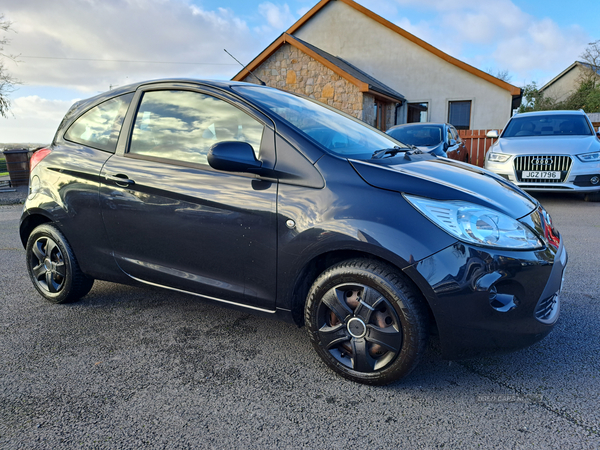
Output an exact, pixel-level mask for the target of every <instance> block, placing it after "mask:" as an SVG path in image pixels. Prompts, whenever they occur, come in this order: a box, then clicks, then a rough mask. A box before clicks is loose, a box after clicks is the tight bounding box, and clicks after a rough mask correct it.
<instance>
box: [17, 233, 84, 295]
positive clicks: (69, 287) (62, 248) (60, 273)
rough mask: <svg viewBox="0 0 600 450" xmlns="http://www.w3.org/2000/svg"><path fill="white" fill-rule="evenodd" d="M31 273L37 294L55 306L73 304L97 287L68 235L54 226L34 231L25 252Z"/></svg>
mask: <svg viewBox="0 0 600 450" xmlns="http://www.w3.org/2000/svg"><path fill="white" fill-rule="evenodd" d="M25 254H26V258H27V270H28V272H29V276H30V278H31V281H32V282H33V285H34V287H35V288H36V289H37V291H38V292H39V293H40V294H41V295H42V297H44V298H45V299H46V300H49V301H51V302H52V303H70V302H74V301H77V300H79V299H80V298H81V297H83V296H84V295H86V294H87V293H88V292H89V291H90V289H92V286H93V284H94V280H93V278H89V277H87V276H86V275H84V274H83V272H82V271H81V269H80V268H79V263H78V262H77V259H76V258H75V255H74V254H73V250H71V246H70V245H69V243H68V242H67V240H66V239H65V237H64V235H63V234H62V233H61V232H60V231H59V230H58V228H56V227H55V226H54V225H50V224H43V225H40V226H38V227H37V228H35V229H34V230H33V232H32V233H31V235H30V236H29V239H28V240H27V247H26V250H25Z"/></svg>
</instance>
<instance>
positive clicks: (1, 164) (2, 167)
mask: <svg viewBox="0 0 600 450" xmlns="http://www.w3.org/2000/svg"><path fill="white" fill-rule="evenodd" d="M5 172H6V173H5ZM7 174H8V169H7V168H6V160H5V159H4V158H0V175H7Z"/></svg>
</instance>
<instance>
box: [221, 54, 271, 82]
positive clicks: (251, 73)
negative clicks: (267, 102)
mask: <svg viewBox="0 0 600 450" xmlns="http://www.w3.org/2000/svg"><path fill="white" fill-rule="evenodd" d="M223 50H225V53H227V54H228V55H229V56H231V57H232V58H233V59H234V60H235V62H237V63H238V64H239V65H240V66H242V67H243V68H244V69H246V66H245V65H243V64H242V63H241V62H239V61H238V60H237V59H235V56H233V55H232V54H231V53H229V52H228V51H227V49H226V48H224V49H223ZM247 70H248V72H250V75H252V76H253V77H254V78H256V79H257V80H258V81H260V84H261V85H263V86H266V85H267V83H265V82H264V81H263V80H261V79H260V78H258V77H257V76H256V75H254V73H253V72H252V71H251V70H250V69H247Z"/></svg>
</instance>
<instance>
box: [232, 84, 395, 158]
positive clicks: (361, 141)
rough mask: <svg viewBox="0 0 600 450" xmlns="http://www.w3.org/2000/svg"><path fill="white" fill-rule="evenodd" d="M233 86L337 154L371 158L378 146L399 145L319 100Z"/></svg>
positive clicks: (275, 91)
mask: <svg viewBox="0 0 600 450" xmlns="http://www.w3.org/2000/svg"><path fill="white" fill-rule="evenodd" d="M234 89H236V90H238V91H239V92H241V93H242V94H243V95H244V96H246V97H248V98H250V99H252V100H254V101H255V102H256V103H258V104H259V105H261V106H262V107H264V108H265V109H268V110H269V111H271V113H273V114H274V115H277V116H278V117H279V118H280V119H281V120H283V121H285V122H287V123H288V124H290V125H291V126H293V127H294V128H296V129H298V130H299V131H301V132H303V133H305V134H307V135H308V136H310V137H311V138H312V139H313V140H315V141H316V142H318V143H319V144H321V145H322V146H323V147H324V148H325V149H327V150H329V151H330V152H331V153H334V154H336V155H340V156H344V157H354V158H360V157H365V158H371V156H372V154H373V153H374V152H375V151H376V150H381V149H385V148H393V147H394V146H397V145H398V142H396V141H394V140H392V139H390V137H389V136H387V135H386V134H384V133H382V132H380V131H378V130H376V129H374V128H371V127H369V126H367V125H365V123H364V122H361V121H359V120H358V119H355V118H354V117H350V116H348V115H347V114H343V113H341V112H339V111H338V110H334V109H333V108H329V107H327V106H325V105H323V104H322V103H319V102H317V101H312V100H310V99H307V98H304V97H298V96H296V95H293V94H290V93H287V92H283V91H279V90H277V89H270V88H266V87H258V86H235V87H234Z"/></svg>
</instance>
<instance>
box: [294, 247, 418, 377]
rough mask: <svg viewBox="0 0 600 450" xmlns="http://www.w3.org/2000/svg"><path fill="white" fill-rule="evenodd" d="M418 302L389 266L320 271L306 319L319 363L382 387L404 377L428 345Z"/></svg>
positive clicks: (349, 264) (361, 263) (357, 264)
mask: <svg viewBox="0 0 600 450" xmlns="http://www.w3.org/2000/svg"><path fill="white" fill-rule="evenodd" d="M422 301H423V300H422V297H421V296H420V294H419V293H418V292H417V291H416V290H415V288H413V287H412V286H411V285H410V284H409V283H407V282H406V281H405V279H404V278H403V276H402V275H401V274H400V273H399V272H398V271H397V270H396V269H394V268H393V267H391V266H388V265H387V264H384V263H381V262H379V261H374V260H369V259H353V260H348V261H344V262H342V263H339V264H336V265H334V266H332V267H331V268H329V269H327V270H326V271H325V272H323V273H322V274H321V275H320V276H319V277H318V278H317V280H316V281H315V283H314V284H313V286H312V288H311V289H310V292H309V294H308V298H307V302H306V306H305V319H306V324H307V330H308V334H309V336H310V339H311V342H312V344H313V346H314V348H315V350H316V351H317V353H318V354H319V356H320V357H321V358H322V359H323V361H324V362H325V363H326V364H327V365H328V366H329V367H330V368H331V369H333V370H334V371H335V372H337V373H338V374H340V375H341V376H343V377H345V378H348V379H349V380H352V381H357V382H359V383H364V384H371V385H384V384H389V383H391V382H393V381H396V380H398V379H400V378H403V377H405V376H407V375H408V374H409V373H410V372H412V370H413V369H414V368H415V367H416V366H417V364H418V362H419V361H420V359H421V357H422V356H423V354H424V353H425V350H426V346H427V338H428V332H427V325H428V316H427V309H426V307H425V305H424V304H423V303H422Z"/></svg>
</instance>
